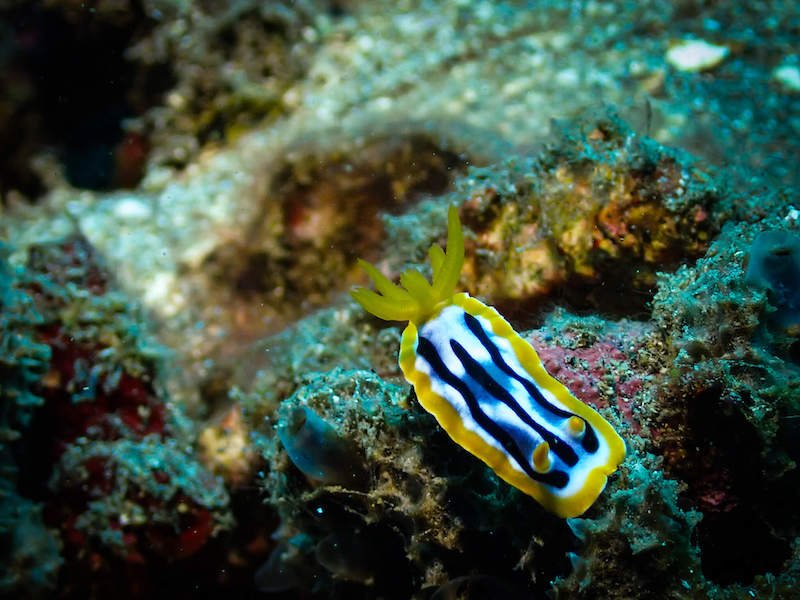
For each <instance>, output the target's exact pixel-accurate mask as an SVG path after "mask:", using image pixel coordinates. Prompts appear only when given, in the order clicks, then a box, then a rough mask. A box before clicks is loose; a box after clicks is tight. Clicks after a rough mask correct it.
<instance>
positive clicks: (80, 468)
mask: <svg viewBox="0 0 800 600" xmlns="http://www.w3.org/2000/svg"><path fill="white" fill-rule="evenodd" d="M50 488H51V490H52V491H53V494H54V496H55V497H57V498H58V499H59V500H58V501H57V502H55V501H54V502H52V503H50V505H49V506H48V512H49V515H48V519H47V520H48V522H50V523H51V524H52V525H60V527H61V528H62V530H63V535H64V537H65V540H67V542H66V543H67V544H68V545H72V546H73V548H72V551H73V552H74V551H76V550H77V549H78V547H80V548H86V547H88V548H91V549H92V550H93V552H94V553H95V560H96V561H109V560H111V559H112V557H119V558H121V559H122V560H124V561H125V562H129V563H131V564H142V563H146V562H150V561H156V560H158V561H173V560H179V559H185V558H187V557H189V556H191V555H193V554H195V553H196V552H198V551H199V550H200V549H201V548H202V547H203V546H204V545H205V544H206V543H207V542H208V541H209V539H210V538H211V536H212V535H215V534H216V533H217V532H218V531H219V530H220V529H221V528H226V527H229V526H230V521H229V515H228V512H227V511H228V494H227V491H226V490H225V488H224V486H223V485H222V482H221V481H220V480H219V479H217V478H216V477H214V476H213V475H211V474H210V473H208V472H207V471H206V470H205V469H204V468H203V467H202V466H201V465H200V464H199V463H198V462H196V460H195V459H194V458H193V457H192V456H191V455H190V454H189V453H187V452H185V451H184V450H183V449H181V448H180V445H179V444H178V443H176V442H175V441H174V440H169V441H162V440H159V439H158V438H157V437H155V436H150V437H146V438H144V439H143V440H141V441H133V440H117V441H113V442H94V443H83V444H75V445H73V446H70V447H69V449H68V450H67V451H66V452H65V453H64V455H63V456H62V457H61V459H60V460H59V462H58V464H57V465H56V468H55V471H54V473H53V477H52V479H51V482H50ZM74 546H77V547H74ZM84 551H85V550H84Z"/></svg>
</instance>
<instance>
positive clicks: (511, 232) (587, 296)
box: [387, 114, 725, 316]
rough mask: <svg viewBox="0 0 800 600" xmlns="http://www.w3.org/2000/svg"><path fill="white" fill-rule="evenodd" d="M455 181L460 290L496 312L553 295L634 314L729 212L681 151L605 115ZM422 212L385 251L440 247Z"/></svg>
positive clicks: (398, 224)
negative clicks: (461, 245) (462, 233)
mask: <svg viewBox="0 0 800 600" xmlns="http://www.w3.org/2000/svg"><path fill="white" fill-rule="evenodd" d="M455 185H456V189H457V191H456V192H454V193H453V194H451V195H450V197H449V200H450V201H451V202H455V203H457V204H459V205H461V211H460V212H461V219H462V222H463V223H464V226H465V230H466V240H465V244H466V259H465V265H464V271H463V274H462V277H461V283H462V285H463V286H464V287H465V288H466V290H467V291H469V292H470V293H472V294H473V295H478V296H481V297H483V298H487V299H489V300H490V301H491V302H492V303H493V304H496V305H498V306H499V307H500V308H501V312H503V313H504V314H507V313H508V312H509V311H513V310H516V311H518V312H522V311H523V310H524V308H523V307H531V306H532V305H535V304H536V302H541V301H542V300H543V299H544V298H545V297H546V296H547V294H551V293H556V292H557V293H559V294H562V295H564V296H565V297H566V298H567V299H568V300H569V301H571V302H573V303H574V304H575V305H576V306H580V307H589V306H591V307H593V308H599V309H601V310H603V311H604V312H620V311H621V310H625V311H627V312H626V314H628V315H633V314H636V313H637V312H640V311H642V310H644V308H645V307H644V303H645V301H646V299H647V298H648V297H649V296H650V295H651V294H652V293H653V292H654V291H655V282H656V272H657V271H660V270H668V269H671V268H674V267H675V266H676V265H678V264H680V262H681V261H683V260H686V259H690V258H693V257H697V256H700V255H701V254H702V253H703V252H704V251H705V249H706V248H707V247H708V243H709V241H710V239H711V238H712V237H713V235H714V234H715V232H716V231H717V230H718V228H719V226H720V223H721V218H722V215H723V210H725V209H724V208H723V206H724V203H723V202H722V199H723V195H722V193H721V192H720V191H719V189H718V187H717V185H716V184H715V182H714V180H713V179H712V178H711V177H710V175H708V174H707V173H706V172H704V171H703V170H702V169H701V168H700V167H698V166H697V165H696V164H695V163H694V161H693V160H692V159H691V158H690V157H689V156H687V155H685V154H682V153H680V152H678V151H675V150H672V149H669V148H666V147H664V146H661V145H660V144H658V143H657V142H655V141H654V140H651V139H648V138H646V137H640V136H639V135H638V134H636V133H635V132H634V131H633V130H631V129H630V128H629V126H628V125H626V124H625V123H623V122H622V121H621V120H620V119H619V118H618V117H616V116H615V115H613V114H611V115H605V116H603V117H600V118H598V119H597V120H596V121H595V122H592V123H591V124H589V125H588V126H587V127H586V128H585V129H580V130H579V127H578V125H576V124H573V125H571V126H565V127H564V130H563V131H561V132H560V135H558V136H557V137H556V139H555V141H554V143H552V144H551V145H550V146H549V147H548V148H547V149H545V150H544V151H542V152H540V153H538V154H534V155H531V156H515V157H513V158H511V159H509V160H507V161H505V162H501V163H498V164H495V165H492V166H489V167H484V168H480V169H478V168H472V169H471V170H470V171H469V172H468V173H467V174H466V175H465V176H464V177H463V178H461V179H459V180H458V181H457V182H456V184H455ZM442 206H445V204H444V203H440V204H439V208H440V209H441V207H442ZM419 210H420V215H421V216H422V218H420V219H417V220H414V219H412V218H410V215H403V216H401V217H387V221H389V226H388V227H389V240H390V242H391V243H390V247H391V248H393V251H394V249H395V248H397V252H409V253H410V254H411V255H415V256H417V257H419V258H421V257H422V256H424V253H425V252H426V251H427V248H428V246H429V245H430V244H431V242H434V241H440V239H439V238H440V235H441V234H440V233H438V232H441V231H442V230H443V226H442V225H441V222H442V220H443V213H441V210H440V211H438V212H436V213H435V214H434V215H432V216H428V215H429V214H430V213H431V212H433V211H431V210H429V209H428V208H427V207H421V208H420V209H419ZM410 228H418V229H419V231H418V232H413V231H409V229H410ZM434 228H436V229H434ZM437 231H438V232H437ZM408 239H411V240H415V245H416V249H411V248H407V246H409V244H408V243H407V242H405V240H408ZM412 252H413V253H412ZM637 299H639V300H641V303H640V305H639V306H636V305H634V302H635V301H636V300H637ZM623 307H624V308H623ZM506 308H508V309H509V310H505V309H506ZM511 314H512V316H513V314H514V312H511Z"/></svg>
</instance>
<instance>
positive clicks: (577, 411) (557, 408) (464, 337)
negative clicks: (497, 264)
mask: <svg viewBox="0 0 800 600" xmlns="http://www.w3.org/2000/svg"><path fill="white" fill-rule="evenodd" d="M429 257H430V261H431V267H432V269H433V279H432V281H431V282H428V281H427V279H425V277H424V276H423V275H422V274H421V273H420V272H419V271H416V270H413V269H409V270H407V271H405V272H404V273H403V274H402V275H401V276H400V286H398V285H395V284H393V283H392V282H391V281H390V280H389V279H388V278H387V277H385V276H384V275H383V274H382V273H381V272H380V271H378V269H377V268H375V267H374V266H372V265H370V264H369V263H367V262H364V261H359V264H360V265H361V267H362V268H363V269H364V270H365V271H366V272H367V274H368V275H369V276H370V278H371V279H372V281H373V282H374V284H375V288H376V290H377V291H378V292H379V293H376V292H373V291H370V290H368V289H365V288H356V289H354V290H353V291H352V295H353V298H354V299H355V300H356V301H357V302H358V303H359V304H360V305H361V306H362V307H363V308H364V309H365V310H366V311H368V312H370V313H372V314H373V315H375V316H377V317H380V318H382V319H386V320H390V321H408V326H407V327H406V329H405V331H404V332H403V338H402V341H401V342H400V355H399V363H400V368H401V369H402V371H403V374H404V375H405V377H406V379H407V380H408V381H409V383H411V384H412V385H413V386H414V390H415V391H416V394H417V398H418V399H419V402H420V404H422V406H423V408H425V410H427V411H428V412H429V413H431V414H432V415H433V416H434V417H435V418H436V420H437V421H438V422H439V424H440V425H441V426H442V427H443V428H444V430H445V431H446V432H447V433H448V435H449V436H450V437H451V438H452V439H453V440H454V441H455V442H456V443H457V444H459V445H460V446H462V447H464V448H465V449H466V450H468V451H469V452H471V453H472V454H474V455H475V456H477V457H478V458H480V459H481V460H482V461H483V462H485V463H486V464H487V465H489V466H490V467H491V468H492V469H493V470H494V472H495V473H497V475H498V476H499V477H501V478H502V479H504V480H505V481H507V482H508V483H510V484H511V485H513V486H515V487H517V488H518V489H520V490H522V491H523V492H525V493H526V494H529V495H530V496H533V497H534V498H535V499H536V500H537V501H539V503H540V504H542V506H544V507H545V508H546V509H548V510H550V511H551V512H553V513H555V514H557V515H559V516H561V517H574V516H577V515H580V514H581V513H583V512H584V511H585V510H586V509H587V508H589V506H591V505H592V503H593V502H594V501H595V500H596V499H597V496H598V495H600V492H602V491H603V488H604V487H605V484H606V478H607V476H608V475H609V474H611V473H613V472H614V471H615V470H616V468H617V466H618V465H619V463H620V462H622V459H623V458H625V443H624V442H623V441H622V438H620V436H619V435H618V434H617V432H616V431H614V429H613V428H612V427H611V425H610V424H609V423H608V422H606V421H605V419H603V417H601V416H600V415H599V414H598V413H597V411H595V410H594V409H593V408H591V407H590V406H587V405H586V404H584V403H583V402H581V401H580V400H578V399H577V398H575V396H573V395H572V394H571V393H570V392H569V390H567V388H566V387H564V385H562V384H561V383H559V382H558V381H556V380H555V379H554V378H553V377H551V376H550V375H549V374H548V373H547V371H545V369H544V367H543V366H542V362H541V360H540V359H539V356H538V355H537V354H536V351H535V350H534V349H533V347H532V346H531V345H530V344H529V343H528V342H526V341H525V340H523V339H522V338H521V337H520V336H519V335H518V334H517V333H516V332H515V331H514V329H513V328H512V327H511V325H509V324H508V322H507V321H506V320H505V319H504V318H503V317H502V316H500V314H499V313H498V312H497V311H496V310H495V309H494V308H492V307H490V306H486V305H485V304H483V303H482V302H480V301H479V300H477V299H475V298H472V297H470V296H469V294H466V293H460V294H456V293H455V287H456V285H457V284H458V280H459V276H460V273H461V267H462V265H463V263H464V237H463V233H462V231H461V223H460V221H459V219H458V211H457V210H456V208H455V207H453V206H451V207H450V212H449V213H448V224H447V252H446V253H445V252H444V251H443V250H442V249H441V247H440V246H438V245H435V244H434V245H433V246H431V249H430V251H429ZM401 286H402V287H401Z"/></svg>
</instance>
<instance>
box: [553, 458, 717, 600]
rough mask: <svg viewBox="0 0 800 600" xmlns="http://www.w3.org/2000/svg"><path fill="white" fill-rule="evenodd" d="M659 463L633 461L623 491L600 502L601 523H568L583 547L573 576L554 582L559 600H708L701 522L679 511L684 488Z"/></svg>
mask: <svg viewBox="0 0 800 600" xmlns="http://www.w3.org/2000/svg"><path fill="white" fill-rule="evenodd" d="M658 463H659V460H658V459H657V458H656V457H654V456H652V455H650V456H633V457H630V458H629V459H628V460H627V461H626V462H625V463H623V466H622V472H623V473H622V477H621V479H622V481H620V482H618V483H619V486H618V487H616V486H615V489H614V490H613V491H612V492H611V493H610V494H608V495H607V496H602V497H601V502H602V503H603V504H605V506H604V508H603V511H602V513H601V515H600V516H599V517H598V518H595V519H591V518H576V519H569V520H568V523H569V526H570V528H571V530H572V532H573V533H574V534H575V536H576V537H577V538H578V540H580V542H581V547H580V550H579V551H578V552H579V554H577V555H575V556H573V557H572V558H571V561H572V565H573V571H572V573H571V574H570V575H569V576H568V577H566V578H560V579H558V580H556V581H555V585H554V590H555V592H556V594H555V595H556V597H557V598H561V597H564V598H640V597H643V596H642V591H643V590H648V592H646V593H648V594H649V593H651V592H652V593H656V594H657V595H658V597H664V598H668V597H679V598H680V597H689V596H693V597H700V596H703V595H704V593H705V582H704V580H703V578H702V576H701V569H700V553H699V552H698V549H697V547H696V546H695V545H694V543H693V536H694V529H695V527H696V525H697V522H698V521H699V520H700V518H701V516H700V514H699V513H697V512H695V511H691V510H689V511H686V510H684V509H682V508H681V507H680V505H679V500H678V493H679V490H680V485H679V483H678V482H677V481H674V480H670V479H667V478H666V477H665V476H664V474H663V471H661V470H660V469H659V465H658ZM655 590H658V592H655ZM687 590H688V591H687ZM689 591H691V593H689Z"/></svg>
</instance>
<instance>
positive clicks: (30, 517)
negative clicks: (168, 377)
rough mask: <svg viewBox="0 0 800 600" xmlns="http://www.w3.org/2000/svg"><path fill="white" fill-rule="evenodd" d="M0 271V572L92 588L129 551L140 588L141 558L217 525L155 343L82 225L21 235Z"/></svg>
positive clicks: (218, 503)
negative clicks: (14, 256)
mask: <svg viewBox="0 0 800 600" xmlns="http://www.w3.org/2000/svg"><path fill="white" fill-rule="evenodd" d="M2 274H3V278H2V281H3V292H4V293H3V299H4V311H3V315H4V323H3V324H4V329H3V332H4V337H3V345H4V348H6V349H7V351H8V352H7V353H5V354H4V361H5V364H4V369H5V371H6V377H4V383H3V388H2V389H3V394H4V398H3V400H4V423H3V427H4V436H3V439H4V443H3V461H4V481H5V483H4V485H3V489H4V493H3V495H4V501H3V535H4V537H6V539H7V540H8V542H9V544H8V548H9V550H8V552H10V553H11V554H10V555H9V556H8V564H9V565H10V566H11V568H12V569H13V570H12V571H10V572H9V573H8V574H6V575H4V579H3V585H4V587H5V589H7V590H15V591H17V592H19V593H25V594H28V593H33V592H34V590H37V589H38V590H44V589H47V588H53V587H54V586H55V585H56V583H58V585H59V588H60V589H61V591H62V593H65V594H82V593H90V590H92V591H91V593H95V594H97V593H105V592H108V591H110V590H111V589H115V588H118V587H120V586H124V583H123V581H120V580H116V581H115V576H114V575H113V573H118V572H119V569H120V567H119V565H120V564H125V563H129V564H131V565H138V566H139V571H137V572H136V573H134V572H129V573H128V576H127V577H129V578H132V579H131V581H130V582H129V583H132V581H133V579H135V580H136V588H135V589H137V590H139V591H140V592H139V593H144V590H146V589H148V588H149V586H150V584H149V583H148V582H147V578H145V577H143V573H142V572H141V569H142V568H143V566H145V565H153V564H168V563H172V562H173V561H176V560H181V559H185V558H188V557H191V556H192V555H194V554H195V553H197V552H198V551H199V550H201V549H202V548H203V547H204V546H206V545H207V544H208V543H209V540H210V539H211V537H212V536H214V535H216V534H217V533H218V532H219V531H220V530H221V529H224V528H226V527H230V525H231V520H230V513H229V498H228V493H227V491H226V489H225V487H224V486H223V485H222V482H221V481H220V480H218V479H216V478H215V477H214V476H213V475H211V474H210V473H209V472H208V471H206V469H205V468H204V467H203V466H202V465H200V463H198V462H197V461H196V459H195V458H194V457H193V456H192V454H191V452H190V448H191V444H192V428H191V425H190V422H189V421H188V420H187V419H186V417H185V416H184V415H183V413H182V411H181V410H180V409H179V408H178V407H176V406H175V405H174V404H171V403H169V402H167V401H165V399H164V397H163V395H162V394H163V392H160V391H159V390H158V389H157V386H156V379H157V371H158V369H159V368H161V367H160V365H161V364H162V363H163V359H164V356H165V355H164V350H163V349H162V348H160V346H159V345H158V344H157V343H156V342H155V340H154V339H153V338H152V337H151V336H150V334H149V333H148V332H147V325H146V322H145V321H144V319H143V317H142V315H140V314H137V312H136V308H135V307H134V306H132V305H131V304H130V302H129V300H127V299H126V298H125V296H124V295H122V294H121V293H119V292H118V291H116V290H114V289H113V287H114V284H113V281H112V278H111V276H110V274H109V273H108V272H107V271H106V269H105V267H104V266H103V264H102V261H100V260H99V257H98V256H97V255H96V253H95V251H94V249H93V248H92V247H91V245H89V244H88V242H87V241H86V240H85V239H84V238H82V237H80V236H75V237H71V238H67V239H64V240H62V241H60V242H58V243H53V244H44V245H38V246H33V247H31V249H30V253H29V258H28V261H27V264H26V266H25V268H24V269H19V270H18V273H17V274H16V276H14V277H12V276H11V270H10V268H9V266H8V264H7V263H6V262H5V261H4V262H3V273H2ZM26 331H27V336H28V337H27V338H26V337H24V335H23V334H24V332H26ZM48 481H49V483H48ZM14 515H17V517H16V518H15V517H14ZM48 528H49V529H48ZM53 532H56V533H57V537H54V533H53ZM62 563H63V567H62V569H61V570H60V576H59V577H58V579H57V578H56V573H57V572H58V567H59V566H60V565H62ZM89 574H91V576H90V575H89Z"/></svg>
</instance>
